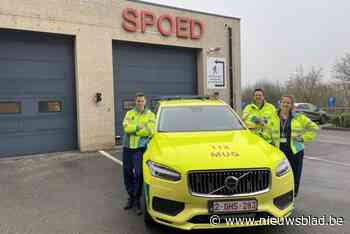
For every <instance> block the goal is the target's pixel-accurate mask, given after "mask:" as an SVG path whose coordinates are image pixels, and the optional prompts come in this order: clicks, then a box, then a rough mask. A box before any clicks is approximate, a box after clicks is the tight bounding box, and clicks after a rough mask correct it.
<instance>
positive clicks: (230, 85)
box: [227, 26, 234, 108]
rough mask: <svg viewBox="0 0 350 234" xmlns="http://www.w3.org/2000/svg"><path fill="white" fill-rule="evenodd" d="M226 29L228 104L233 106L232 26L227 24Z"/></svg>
mask: <svg viewBox="0 0 350 234" xmlns="http://www.w3.org/2000/svg"><path fill="white" fill-rule="evenodd" d="M227 30H228V45H229V62H228V65H229V69H228V71H229V82H228V83H229V89H230V106H231V107H232V108H234V102H233V61H232V60H233V59H232V27H231V26H227Z"/></svg>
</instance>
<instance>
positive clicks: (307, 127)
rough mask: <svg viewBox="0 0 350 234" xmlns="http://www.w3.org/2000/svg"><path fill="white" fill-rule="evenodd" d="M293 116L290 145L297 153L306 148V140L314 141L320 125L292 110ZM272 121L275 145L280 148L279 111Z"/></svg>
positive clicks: (294, 152)
mask: <svg viewBox="0 0 350 234" xmlns="http://www.w3.org/2000/svg"><path fill="white" fill-rule="evenodd" d="M291 118H292V119H291V139H290V147H291V149H292V152H293V154H297V153H298V152H300V151H302V150H304V147H305V145H304V144H305V142H309V141H312V140H313V139H314V138H315V137H316V135H317V131H318V129H319V127H318V125H317V124H316V123H314V122H312V121H311V120H310V119H309V118H308V117H306V116H305V115H304V114H302V113H295V112H292V114H291ZM272 122H273V124H272V125H273V131H272V138H273V141H274V144H275V146H276V147H278V148H279V146H280V142H281V138H280V126H281V121H280V117H279V115H278V113H277V112H276V115H275V118H274V119H273V121H272Z"/></svg>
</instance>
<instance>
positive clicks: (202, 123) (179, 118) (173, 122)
mask: <svg viewBox="0 0 350 234" xmlns="http://www.w3.org/2000/svg"><path fill="white" fill-rule="evenodd" d="M242 129H244V127H243V125H242V124H241V122H240V120H239V119H238V117H236V115H234V114H233V113H232V111H231V110H230V109H229V107H227V106H176V107H163V108H162V109H161V112H160V117H159V125H158V131H159V132H198V131H229V130H242Z"/></svg>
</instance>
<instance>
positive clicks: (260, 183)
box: [188, 169, 270, 196]
mask: <svg viewBox="0 0 350 234" xmlns="http://www.w3.org/2000/svg"><path fill="white" fill-rule="evenodd" d="M188 182H189V187H190V190H191V193H192V194H193V195H197V196H235V195H242V194H252V193H258V192H264V191H266V190H267V189H268V188H269V183H270V170H267V169H258V170H257V169H245V170H220V171H192V172H190V173H189V174H188ZM230 182H231V183H230ZM232 182H234V183H232Z"/></svg>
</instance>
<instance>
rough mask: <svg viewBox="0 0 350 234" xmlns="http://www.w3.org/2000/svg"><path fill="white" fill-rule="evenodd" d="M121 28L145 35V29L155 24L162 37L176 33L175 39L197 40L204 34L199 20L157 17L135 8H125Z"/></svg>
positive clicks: (166, 16) (165, 16)
mask: <svg viewBox="0 0 350 234" xmlns="http://www.w3.org/2000/svg"><path fill="white" fill-rule="evenodd" d="M122 17H123V21H122V27H123V29H124V30H125V31H127V32H137V31H139V32H140V31H141V32H142V33H146V32H147V29H148V28H150V27H153V26H154V25H155V24H157V29H158V31H159V33H160V34H161V35H162V36H165V37H170V36H172V35H173V34H174V33H176V37H178V38H183V39H192V40H198V39H200V38H201V37H202V36H203V34H204V24H203V22H202V21H200V20H195V19H191V18H187V17H180V16H179V17H176V18H175V17H172V16H171V15H168V14H163V15H160V16H159V17H157V16H156V15H155V14H154V13H153V12H151V11H147V10H142V11H140V12H139V11H138V10H137V9H135V8H130V7H128V8H125V9H124V10H123V12H122Z"/></svg>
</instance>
